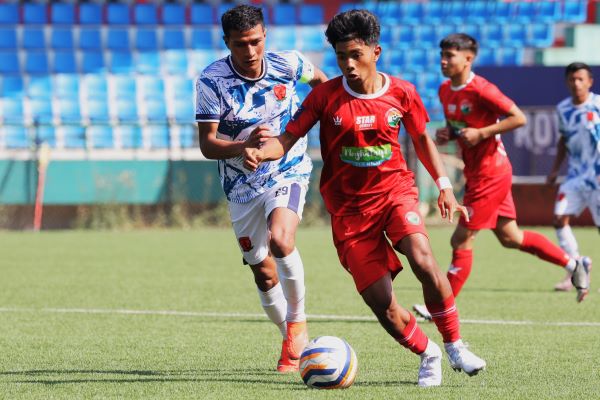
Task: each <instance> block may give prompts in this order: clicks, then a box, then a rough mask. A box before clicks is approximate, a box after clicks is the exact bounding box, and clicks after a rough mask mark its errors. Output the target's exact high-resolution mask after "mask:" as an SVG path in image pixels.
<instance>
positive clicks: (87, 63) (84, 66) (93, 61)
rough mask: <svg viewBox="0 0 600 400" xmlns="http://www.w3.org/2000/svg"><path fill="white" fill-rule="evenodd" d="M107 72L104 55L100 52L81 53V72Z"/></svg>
mask: <svg viewBox="0 0 600 400" xmlns="http://www.w3.org/2000/svg"><path fill="white" fill-rule="evenodd" d="M104 71H106V65H105V64H104V55H103V53H102V52H99V51H82V52H81V72H83V73H98V72H104Z"/></svg>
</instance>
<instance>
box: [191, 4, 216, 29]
mask: <svg viewBox="0 0 600 400" xmlns="http://www.w3.org/2000/svg"><path fill="white" fill-rule="evenodd" d="M213 21H214V19H213V8H212V6H211V5H210V4H192V8H191V11H190V23H191V24H192V25H212V24H213Z"/></svg>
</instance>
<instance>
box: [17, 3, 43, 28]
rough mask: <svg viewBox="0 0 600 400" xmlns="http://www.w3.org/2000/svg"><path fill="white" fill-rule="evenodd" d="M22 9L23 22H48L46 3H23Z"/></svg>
mask: <svg viewBox="0 0 600 400" xmlns="http://www.w3.org/2000/svg"><path fill="white" fill-rule="evenodd" d="M22 10H23V23H24V24H45V23H46V22H48V11H47V6H46V4H36V3H25V4H23V6H22Z"/></svg>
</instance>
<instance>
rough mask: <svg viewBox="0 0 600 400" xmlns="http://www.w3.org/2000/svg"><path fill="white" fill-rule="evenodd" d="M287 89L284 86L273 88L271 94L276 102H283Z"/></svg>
mask: <svg viewBox="0 0 600 400" xmlns="http://www.w3.org/2000/svg"><path fill="white" fill-rule="evenodd" d="M286 92H287V89H286V87H285V85H281V84H280V85H275V86H273V93H274V94H275V98H277V101H283V100H284V99H285V96H286Z"/></svg>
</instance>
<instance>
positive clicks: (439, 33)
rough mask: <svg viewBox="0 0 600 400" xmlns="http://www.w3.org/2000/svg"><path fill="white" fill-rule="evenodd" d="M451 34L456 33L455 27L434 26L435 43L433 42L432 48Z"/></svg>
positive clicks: (445, 25) (446, 25)
mask: <svg viewBox="0 0 600 400" xmlns="http://www.w3.org/2000/svg"><path fill="white" fill-rule="evenodd" d="M451 33H456V26H454V25H449V24H439V25H436V26H435V42H434V46H433V47H435V48H437V47H438V46H439V43H440V42H441V41H442V39H444V38H445V37H446V36H448V35H450V34H451Z"/></svg>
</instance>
